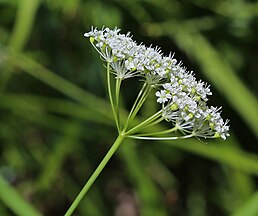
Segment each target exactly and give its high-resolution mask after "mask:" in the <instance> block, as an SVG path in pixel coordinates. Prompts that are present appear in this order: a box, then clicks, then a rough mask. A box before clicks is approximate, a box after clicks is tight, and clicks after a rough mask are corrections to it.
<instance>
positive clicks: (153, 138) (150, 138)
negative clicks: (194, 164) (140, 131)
mask: <svg viewBox="0 0 258 216" xmlns="http://www.w3.org/2000/svg"><path fill="white" fill-rule="evenodd" d="M128 137H129V138H133V139H140V140H177V139H188V138H191V137H194V135H193V134H189V135H186V136H181V137H144V136H128Z"/></svg>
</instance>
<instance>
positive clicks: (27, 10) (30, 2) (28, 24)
mask: <svg viewBox="0 0 258 216" xmlns="http://www.w3.org/2000/svg"><path fill="white" fill-rule="evenodd" d="M40 3H41V1H40V0H23V1H19V4H18V6H19V7H18V12H17V16H16V21H15V25H14V30H13V32H12V35H11V37H10V41H9V46H10V47H12V48H13V49H15V50H17V51H21V50H22V49H23V47H24V46H25V44H26V42H27V41H28V39H29V36H30V34H31V30H32V26H33V22H34V20H35V16H36V12H37V9H38V7H39V5H40Z"/></svg>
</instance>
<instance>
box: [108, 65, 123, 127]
mask: <svg viewBox="0 0 258 216" xmlns="http://www.w3.org/2000/svg"><path fill="white" fill-rule="evenodd" d="M107 86H108V96H109V101H110V104H111V108H112V112H113V115H114V119H115V122H116V127H117V130H118V132H119V131H120V126H119V120H118V115H117V113H116V108H115V105H114V100H113V96H112V90H111V79H110V63H109V62H108V63H107Z"/></svg>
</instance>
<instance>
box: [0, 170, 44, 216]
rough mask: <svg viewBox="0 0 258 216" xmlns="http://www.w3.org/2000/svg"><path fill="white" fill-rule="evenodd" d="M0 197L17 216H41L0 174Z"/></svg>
mask: <svg viewBox="0 0 258 216" xmlns="http://www.w3.org/2000/svg"><path fill="white" fill-rule="evenodd" d="M0 199H1V200H2V202H4V203H5V205H6V206H8V207H9V208H10V209H11V210H12V211H13V212H14V213H15V214H16V215H17V216H41V214H40V213H39V212H38V211H37V210H36V209H35V208H34V207H33V206H32V205H31V204H30V203H28V202H27V201H25V200H24V199H23V198H22V197H21V195H20V194H19V193H18V192H17V190H16V189H15V188H13V187H12V186H11V185H9V184H8V183H7V182H6V181H5V180H4V178H3V177H2V176H1V175H0Z"/></svg>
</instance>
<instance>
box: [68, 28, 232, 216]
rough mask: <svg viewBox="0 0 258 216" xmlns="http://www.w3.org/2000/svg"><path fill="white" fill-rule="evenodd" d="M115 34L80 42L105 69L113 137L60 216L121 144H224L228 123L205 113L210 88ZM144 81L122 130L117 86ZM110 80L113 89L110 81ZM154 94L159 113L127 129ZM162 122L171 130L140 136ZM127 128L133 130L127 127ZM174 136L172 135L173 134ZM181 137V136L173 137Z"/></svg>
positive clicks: (154, 51)
mask: <svg viewBox="0 0 258 216" xmlns="http://www.w3.org/2000/svg"><path fill="white" fill-rule="evenodd" d="M119 32H120V29H118V28H115V29H113V30H111V29H109V28H103V29H102V30H97V29H93V28H92V30H91V31H90V32H88V33H85V34H84V36H85V37H88V38H89V39H90V42H91V44H92V45H93V47H94V48H95V49H96V50H97V52H98V53H99V54H100V57H101V59H102V60H104V61H105V62H106V64H107V67H106V68H107V89H108V95H109V101H110V105H111V109H112V113H113V115H114V120H115V124H116V128H117V131H118V137H117V139H116V141H115V142H114V144H113V145H112V147H111V148H110V150H109V151H108V153H107V154H106V156H105V157H104V158H103V160H102V161H101V163H100V164H99V166H98V167H97V168H96V170H95V171H94V173H93V174H92V176H91V177H90V178H89V180H88V181H87V183H86V184H85V186H84V187H83V189H82V190H81V192H80V193H79V194H78V196H77V197H76V199H75V200H74V202H73V203H72V205H71V207H70V208H69V209H68V211H67V213H66V214H65V216H70V215H72V213H73V212H74V211H75V209H76V208H77V206H78V204H79V203H80V201H81V200H82V198H83V197H84V196H85V195H86V193H87V192H88V190H89V189H90V187H91V186H92V184H93V183H94V182H95V180H96V179H97V177H98V176H99V174H100V173H101V171H102V170H103V169H104V167H105V166H106V164H107V163H108V161H109V160H110V158H111V157H112V155H113V154H114V153H115V152H116V150H117V149H118V147H119V146H120V145H121V143H122V142H123V140H124V139H125V138H127V137H128V138H132V139H140V140H177V139H188V138H192V137H200V138H205V139H206V138H218V137H221V138H223V139H226V137H227V136H229V133H228V131H229V126H228V125H227V124H228V122H229V121H228V120H226V121H225V122H224V120H223V119H222V118H221V111H220V110H221V108H217V107H213V106H211V107H209V106H208V105H207V101H208V96H209V95H212V93H211V90H210V86H209V85H207V84H206V83H204V82H203V81H201V80H200V81H197V80H196V78H195V77H194V74H193V72H192V71H187V69H186V67H183V66H182V62H178V61H177V60H176V59H175V58H174V54H173V55H172V54H170V55H169V56H164V55H163V54H162V53H161V50H160V48H158V47H155V48H153V47H151V46H150V47H146V46H145V45H143V44H140V45H138V44H137V43H136V42H135V41H133V39H132V37H131V36H130V34H129V33H127V34H120V33H119ZM137 77H140V80H143V81H144V84H143V85H142V88H141V90H140V91H139V93H138V95H137V97H136V100H135V102H134V103H133V105H132V108H131V110H130V112H129V114H128V116H127V120H126V122H125V123H124V125H122V123H121V121H120V116H119V109H120V107H119V99H120V90H121V87H122V82H123V80H125V79H129V78H137ZM112 79H115V85H114V86H112V85H111V80H112ZM153 90H155V91H156V92H155V95H156V97H157V99H156V100H157V103H158V104H160V105H161V108H160V109H159V110H157V111H156V112H155V113H154V114H151V115H150V116H149V117H148V118H147V119H146V120H143V121H142V122H141V123H138V124H136V125H135V124H133V123H134V119H135V117H136V116H137V114H139V111H140V110H141V108H142V106H143V105H144V103H145V101H146V100H147V99H148V96H149V95H150V94H152V93H153ZM162 121H167V122H170V123H171V125H172V126H171V128H169V129H167V130H163V131H154V132H146V131H147V129H148V128H150V127H152V126H155V125H157V124H160V123H161V122H162ZM132 125H133V126H132ZM175 132H177V133H175ZM180 132H181V135H179V134H180Z"/></svg>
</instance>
